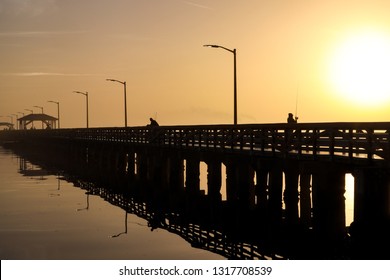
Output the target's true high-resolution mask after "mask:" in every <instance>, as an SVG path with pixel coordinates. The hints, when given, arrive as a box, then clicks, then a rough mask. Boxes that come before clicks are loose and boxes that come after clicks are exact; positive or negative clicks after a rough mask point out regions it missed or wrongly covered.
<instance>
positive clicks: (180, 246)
mask: <svg viewBox="0 0 390 280" xmlns="http://www.w3.org/2000/svg"><path fill="white" fill-rule="evenodd" d="M3 151H4V150H3V149H2V148H1V147H0V179H1V180H0V205H1V207H0V208H1V209H0V210H1V211H0V212H1V213H2V214H1V215H0V223H1V224H2V227H1V230H0V248H1V250H0V257H1V259H222V258H223V257H220V256H218V255H215V254H213V253H210V252H207V251H203V250H198V249H192V248H191V247H190V246H189V245H188V244H187V243H186V242H185V241H184V240H183V239H181V238H180V237H178V236H176V235H174V234H170V233H169V232H168V231H166V230H157V231H155V232H153V233H152V232H151V231H150V228H149V227H148V226H147V220H143V219H141V218H138V217H137V216H135V215H134V214H131V213H130V212H127V211H126V210H125V209H121V208H120V207H116V206H115V205H113V204H110V203H108V202H109V201H112V200H113V199H115V197H117V195H116V194H114V193H111V194H109V192H108V191H104V188H103V186H96V185H95V184H92V183H91V182H88V181H84V180H81V179H78V178H75V177H74V176H71V175H69V174H68V175H64V172H62V171H60V172H59V171H58V170H55V169H54V167H53V166H52V165H49V166H50V168H47V165H46V164H44V163H42V162H39V161H37V160H36V159H35V158H28V159H27V158H25V157H23V159H22V160H26V166H27V167H28V169H37V170H38V169H45V170H46V171H47V174H48V175H45V176H44V177H45V178H46V180H44V181H41V180H37V181H36V180H35V179H33V178H30V177H26V176H23V175H22V174H21V173H20V172H19V164H20V161H19V160H20V159H19V157H15V155H13V154H11V153H9V152H6V153H3ZM5 155H12V156H5ZM38 177H39V176H38ZM31 186H33V187H31ZM54 189H55V190H56V192H54V191H53V190H54ZM57 193H58V194H60V193H61V196H54V195H52V194H57ZM102 198H103V199H102ZM141 207H144V206H141ZM84 208H88V209H89V210H88V211H86V210H84V211H75V210H77V209H84ZM76 213H77V214H76ZM119 225H120V227H118V226H119ZM108 237H110V238H108ZM115 237H116V238H115Z"/></svg>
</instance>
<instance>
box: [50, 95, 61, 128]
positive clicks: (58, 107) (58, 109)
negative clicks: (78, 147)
mask: <svg viewBox="0 0 390 280" xmlns="http://www.w3.org/2000/svg"><path fill="white" fill-rule="evenodd" d="M47 102H50V103H55V104H57V119H58V128H60V102H57V101H51V100H49V101H47Z"/></svg>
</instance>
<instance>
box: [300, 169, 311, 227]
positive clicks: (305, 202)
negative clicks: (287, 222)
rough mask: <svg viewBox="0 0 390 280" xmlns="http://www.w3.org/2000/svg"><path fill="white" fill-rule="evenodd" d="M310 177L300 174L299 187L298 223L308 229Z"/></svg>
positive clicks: (309, 218)
mask: <svg viewBox="0 0 390 280" xmlns="http://www.w3.org/2000/svg"><path fill="white" fill-rule="evenodd" d="M310 181H311V175H310V174H308V173H301V174H300V180H299V186H300V192H299V197H300V204H299V206H300V209H299V210H300V221H301V225H303V226H304V227H305V228H309V227H310V225H311V207H312V205H311V185H310Z"/></svg>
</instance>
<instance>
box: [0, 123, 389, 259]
mask: <svg viewBox="0 0 390 280" xmlns="http://www.w3.org/2000/svg"><path fill="white" fill-rule="evenodd" d="M389 133H390V123H389V122H383V123H302V124H285V123H283V124H252V125H202V126H159V127H151V126H146V127H127V128H88V129H81V128H77V129H42V130H38V129H37V130H7V131H1V132H0V142H1V143H3V145H4V146H6V147H7V146H8V147H11V148H13V149H15V150H16V151H19V152H21V151H22V152H23V153H24V154H31V155H34V158H36V157H39V158H40V159H43V158H44V159H45V161H46V162H50V163H53V164H55V165H56V166H58V167H59V168H61V169H63V170H65V171H67V172H70V173H72V174H77V175H78V176H79V177H78V178H84V180H85V181H87V180H88V181H93V182H96V183H97V184H98V186H99V187H96V186H95V185H94V186H92V187H88V191H90V192H92V193H94V192H95V193H96V192H97V190H99V191H98V193H101V194H104V195H103V196H105V197H110V198H115V199H114V200H115V201H116V202H115V203H117V204H118V205H119V206H120V207H122V208H124V209H126V211H130V209H135V208H136V209H139V205H143V204H142V203H141V204H140V202H136V203H130V204H129V201H132V199H133V198H134V197H136V198H137V197H138V198H141V197H142V198H144V199H147V200H148V204H147V205H148V206H149V212H148V214H145V215H146V216H145V217H147V219H148V221H149V222H150V226H151V229H153V228H156V227H162V228H165V229H167V230H170V231H172V232H175V233H177V234H181V235H182V236H183V238H186V239H188V240H189V242H191V244H193V246H199V247H202V248H203V247H204V248H206V247H207V246H211V247H212V248H214V250H215V251H221V250H222V251H223V252H229V253H226V254H225V255H226V256H227V257H229V258H234V257H236V258H263V257H264V258H266V257H265V256H267V257H269V258H276V257H278V256H280V257H281V258H296V259H302V258H303V259H305V258H306V259H307V258H325V259H326V258H357V259H359V258H363V259H365V258H388V257H389V256H390V254H389V241H388V236H389V233H390V230H389V229H390V172H389V171H390V134H389ZM201 164H205V165H206V166H207V186H206V188H205V190H203V189H202V188H201V185H200V173H201V171H200V166H201ZM346 174H352V175H353V177H354V182H355V183H354V219H353V223H352V224H351V225H346V220H345V197H344V193H345V175H346ZM83 185H85V183H84V184H83ZM101 185H105V186H106V188H108V189H109V191H107V190H105V191H102V190H101V187H100V186H101ZM223 185H224V186H226V189H225V190H222V186H223ZM84 188H85V187H84ZM222 193H224V194H225V195H224V197H223V195H222ZM130 197H131V198H130ZM130 206H131V207H130ZM150 206H151V207H152V208H151V210H150ZM134 207H135V208H134ZM132 211H133V212H134V211H135V210H132ZM137 211H138V210H137ZM135 212H136V211H135ZM141 212H142V211H141ZM126 213H127V212H126ZM142 213H143V212H142ZM139 215H141V216H142V214H139ZM213 227H214V228H213ZM185 229H191V230H190V231H188V230H185ZM193 231H196V232H198V233H197V234H194V233H193ZM204 235H206V236H207V238H206V239H207V240H213V242H212V244H211V245H210V242H208V243H207V242H206V243H205V241H204V239H203V238H201V237H202V236H204ZM218 236H219V237H218ZM222 236H224V237H222ZM226 238H227V239H226ZM218 240H219V241H218ZM223 240H225V241H223ZM226 240H228V242H227V241H226ZM222 241H223V242H222ZM218 242H219V243H218ZM207 244H208V245H207ZM223 244H224V245H223ZM232 244H236V245H232ZM237 244H241V247H240V246H238V247H235V246H237ZM242 244H246V245H245V246H243V245H242ZM206 245H207V246H206ZM224 246H225V247H226V248H229V249H228V250H227V249H226V250H224V249H223V248H224ZM244 247H245V248H250V249H248V250H249V251H248V252H252V253H253V252H254V253H253V254H249V253H248V252H246V251H245V250H246V249H245V250H244V249H243V248H244ZM221 248H222V249H221ZM234 248H235V249H234ZM234 250H236V251H237V252H240V253H239V254H236V255H234V253H232V252H233V251H234ZM244 251H245V253H243V252H244ZM367 254H371V257H367Z"/></svg>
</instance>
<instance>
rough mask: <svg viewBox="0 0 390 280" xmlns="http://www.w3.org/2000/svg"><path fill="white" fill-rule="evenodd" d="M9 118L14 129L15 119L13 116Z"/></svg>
mask: <svg viewBox="0 0 390 280" xmlns="http://www.w3.org/2000/svg"><path fill="white" fill-rule="evenodd" d="M7 117H9V118H10V120H11V124H12V127H13V126H14V118H13V117H12V116H11V115H9V116H7Z"/></svg>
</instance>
